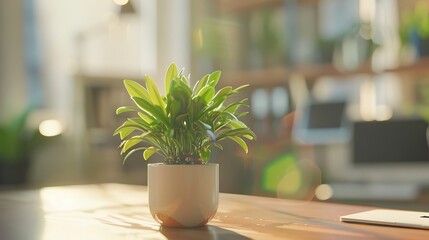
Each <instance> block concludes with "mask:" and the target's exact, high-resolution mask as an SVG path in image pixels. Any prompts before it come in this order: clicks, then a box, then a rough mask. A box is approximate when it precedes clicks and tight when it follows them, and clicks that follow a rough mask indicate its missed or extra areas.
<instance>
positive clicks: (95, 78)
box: [75, 73, 144, 87]
mask: <svg viewBox="0 0 429 240" xmlns="http://www.w3.org/2000/svg"><path fill="white" fill-rule="evenodd" d="M75 79H79V80H80V81H82V83H83V84H85V86H88V87H90V86H92V87H95V86H116V85H121V86H122V84H123V80H124V79H131V80H134V81H139V82H142V81H144V76H123V75H115V74H113V75H107V74H106V75H101V74H85V73H79V74H76V75H75Z"/></svg>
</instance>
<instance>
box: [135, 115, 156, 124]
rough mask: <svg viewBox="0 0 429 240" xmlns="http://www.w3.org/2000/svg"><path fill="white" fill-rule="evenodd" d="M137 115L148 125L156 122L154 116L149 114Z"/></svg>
mask: <svg viewBox="0 0 429 240" xmlns="http://www.w3.org/2000/svg"><path fill="white" fill-rule="evenodd" d="M137 114H138V115H139V117H140V118H141V119H143V120H144V121H145V122H146V123H147V124H151V123H152V122H153V120H154V119H153V117H152V116H150V115H147V114H145V113H142V112H138V113H137Z"/></svg>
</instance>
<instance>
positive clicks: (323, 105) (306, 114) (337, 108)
mask: <svg viewBox="0 0 429 240" xmlns="http://www.w3.org/2000/svg"><path fill="white" fill-rule="evenodd" d="M346 106H347V103H346V102H345V101H327V102H320V101H315V100H312V101H310V102H309V103H308V104H307V105H305V106H304V108H303V109H301V111H298V114H297V119H296V120H295V126H294V133H293V135H294V138H295V139H296V140H298V141H299V142H303V143H308V144H329V143H338V142H345V141H348V140H349V138H350V127H349V120H348V118H347V114H346Z"/></svg>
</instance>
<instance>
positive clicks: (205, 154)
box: [198, 148, 211, 163]
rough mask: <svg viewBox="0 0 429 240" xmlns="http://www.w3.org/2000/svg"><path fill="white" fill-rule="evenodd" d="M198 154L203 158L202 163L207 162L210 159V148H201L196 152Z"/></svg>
mask: <svg viewBox="0 0 429 240" xmlns="http://www.w3.org/2000/svg"><path fill="white" fill-rule="evenodd" d="M198 155H199V156H200V158H201V159H202V160H203V162H204V163H207V162H208V161H209V160H210V156H211V150H210V148H202V149H201V150H200V151H199V152H198Z"/></svg>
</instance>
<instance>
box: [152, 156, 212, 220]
mask: <svg viewBox="0 0 429 240" xmlns="http://www.w3.org/2000/svg"><path fill="white" fill-rule="evenodd" d="M148 166H149V167H148V191H149V209H150V212H151V213H152V216H153V218H154V219H155V220H156V221H157V222H159V223H160V224H161V225H162V226H166V227H197V226H202V225H205V224H206V223H207V222H208V221H209V220H210V219H212V218H213V216H214V215H215V214H216V211H217V207H218V199H219V165H218V164H205V165H166V164H159V163H158V164H149V165H148Z"/></svg>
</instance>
